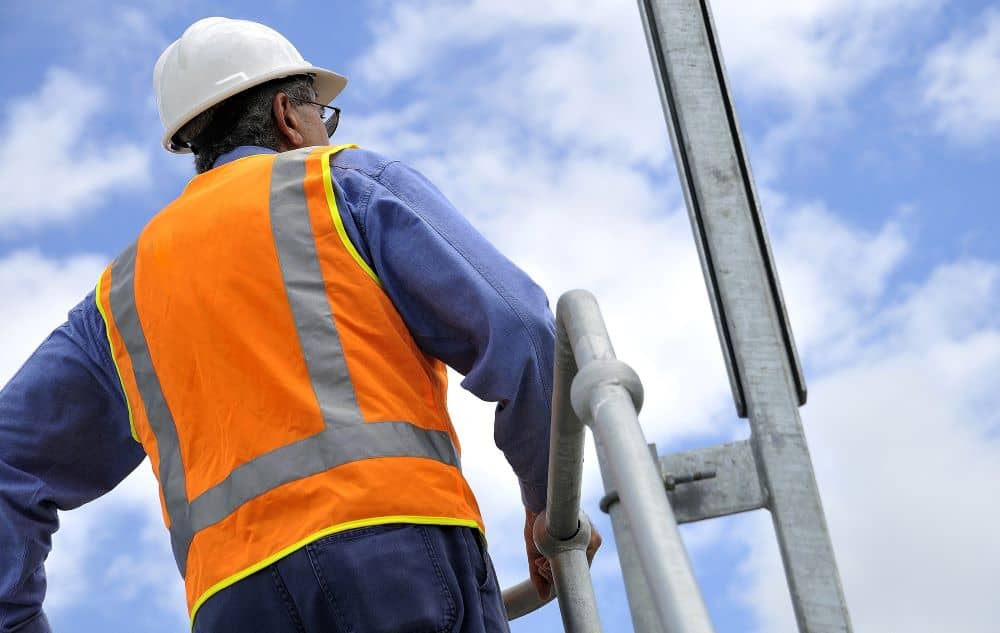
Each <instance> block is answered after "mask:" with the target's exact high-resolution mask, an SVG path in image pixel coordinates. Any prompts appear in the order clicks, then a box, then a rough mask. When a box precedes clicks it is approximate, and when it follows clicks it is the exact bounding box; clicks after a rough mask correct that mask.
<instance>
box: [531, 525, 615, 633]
mask: <svg viewBox="0 0 1000 633" xmlns="http://www.w3.org/2000/svg"><path fill="white" fill-rule="evenodd" d="M546 523H547V522H546V521H543V519H542V517H541V516H539V517H538V519H537V520H536V521H535V526H534V538H535V545H537V546H538V551H540V552H541V553H542V554H543V555H545V557H546V558H548V559H549V563H550V564H551V566H552V581H553V583H554V585H555V591H556V594H558V596H559V614H560V615H561V616H562V621H563V628H564V629H565V630H566V632H567V633H600V631H601V620H600V617H599V616H598V613H597V596H595V595H594V585H593V583H592V582H591V579H590V563H589V562H588V561H587V544H588V543H589V542H590V534H591V527H590V521H589V520H588V519H587V516H586V515H584V514H582V513H581V514H579V515H578V517H577V525H578V526H579V528H578V529H577V530H576V532H575V533H574V534H573V536H571V537H570V538H568V539H561V538H557V537H555V536H553V535H552V533H550V532H549V531H548V530H547V529H546V527H545V525H546Z"/></svg>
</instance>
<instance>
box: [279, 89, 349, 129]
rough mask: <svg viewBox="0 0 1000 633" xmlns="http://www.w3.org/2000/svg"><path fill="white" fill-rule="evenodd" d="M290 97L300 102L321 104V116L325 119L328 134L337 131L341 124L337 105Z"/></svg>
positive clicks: (324, 123)
mask: <svg viewBox="0 0 1000 633" xmlns="http://www.w3.org/2000/svg"><path fill="white" fill-rule="evenodd" d="M289 99H291V100H292V101H297V102H298V103H303V104H304V103H308V104H310V105H314V106H319V118H321V119H323V127H325V128H326V135H327V136H333V133H334V132H336V131H337V126H338V125H339V124H340V108H338V107H337V106H331V105H323V104H322V103H317V102H315V101H309V100H308V99H299V98H298V97H291V96H290V97H289Z"/></svg>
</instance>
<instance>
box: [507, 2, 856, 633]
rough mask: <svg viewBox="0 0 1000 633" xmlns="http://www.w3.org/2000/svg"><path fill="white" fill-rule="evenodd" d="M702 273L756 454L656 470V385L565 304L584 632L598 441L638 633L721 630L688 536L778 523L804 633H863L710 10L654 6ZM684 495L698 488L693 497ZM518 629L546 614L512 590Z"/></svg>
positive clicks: (560, 439) (667, 107)
mask: <svg viewBox="0 0 1000 633" xmlns="http://www.w3.org/2000/svg"><path fill="white" fill-rule="evenodd" d="M639 8H640V12H641V14H642V19H643V24H644V26H645V31H646V37H647V41H648V44H649V48H650V55H651V57H652V61H653V66H654V69H655V71H656V79H657V83H658V85H659V89H660V96H661V99H662V101H663V107H664V112H665V114H666V118H667V123H668V127H669V130H670V137H671V141H672V144H673V149H674V157H675V159H676V161H677V172H678V175H679V177H680V180H681V183H682V185H683V188H684V193H685V198H686V201H687V207H688V212H689V215H690V218H691V224H692V227H693V230H694V237H695V242H696V243H697V247H698V253H699V255H700V257H701V263H702V271H703V273H704V275H705V282H706V285H707V288H708V294H709V299H710V301H711V304H712V310H713V313H714V315H715V322H716V327H717V329H718V334H719V340H720V342H721V344H722V352H723V355H724V357H725V360H726V366H727V369H728V371H729V380H730V385H731V388H732V392H733V399H734V401H735V405H736V411H737V413H738V415H739V416H740V417H744V418H749V422H750V430H751V435H750V439H749V440H745V441H742V442H735V443H731V444H725V445H722V446H715V447H711V448H706V449H700V450H694V451H688V452H684V453H676V454H672V455H664V456H659V457H656V453H655V447H654V449H653V453H652V454H651V453H650V450H649V447H648V446H647V444H646V440H645V438H644V437H643V435H642V430H641V428H640V426H639V421H638V411H639V409H640V408H641V406H642V398H643V392H642V385H641V384H640V382H639V378H638V376H636V374H635V372H634V371H633V370H632V369H631V368H630V367H629V366H628V365H626V364H625V363H623V362H621V361H619V360H617V359H616V357H615V354H614V350H613V348H612V346H611V341H610V339H609V337H608V334H607V330H606V328H605V326H604V322H603V319H602V317H601V314H600V310H599V308H598V307H597V302H596V300H595V299H594V298H593V296H592V295H590V294H589V293H587V292H585V291H580V290H576V291H572V292H569V293H566V294H565V295H563V296H562V297H561V298H560V300H559V303H558V307H557V310H556V321H557V329H558V339H557V344H556V363H555V378H554V390H553V396H552V445H551V457H550V463H549V481H548V492H549V496H548V498H549V507H548V511H547V513H546V514H544V515H542V516H540V517H539V519H538V522H537V523H536V526H535V538H536V543H537V545H538V547H539V550H540V551H541V552H542V553H543V554H545V555H546V556H548V557H549V558H550V561H551V563H552V571H553V576H554V582H555V587H556V593H557V594H558V599H559V608H560V612H561V615H562V619H563V624H564V626H565V629H566V631H567V632H568V633H579V632H583V631H587V632H589V631H600V630H601V626H600V621H599V618H598V614H597V608H596V600H595V597H594V590H593V586H592V584H591V580H590V571H589V568H588V566H587V561H586V554H585V548H586V544H587V542H588V540H589V531H590V525H589V521H588V520H587V518H586V516H585V515H583V514H582V513H581V512H580V480H581V477H582V467H583V464H582V458H583V440H584V433H585V426H589V427H590V428H591V430H592V432H593V434H594V440H595V445H596V447H597V454H598V461H599V464H600V469H601V475H602V479H603V481H604V487H605V491H606V493H607V494H606V495H605V497H604V499H603V500H602V501H601V508H602V510H605V511H608V512H609V513H610V515H611V523H612V526H613V530H614V535H615V541H616V543H617V547H618V555H619V560H620V562H621V567H622V573H623V576H624V580H625V588H626V593H627V595H628V601H629V607H630V610H631V612H632V619H633V624H634V626H635V630H636V631H638V632H640V633H651V632H654V631H666V632H668V633H706V632H710V631H713V630H714V629H713V627H712V624H711V621H710V620H709V617H708V613H707V610H706V608H705V604H704V600H703V599H702V596H701V591H700V589H699V587H698V585H697V583H696V581H695V579H694V575H693V573H692V571H691V565H690V561H689V559H688V555H687V551H686V550H685V548H684V545H683V542H682V541H681V539H680V535H679V533H678V530H677V524H679V523H687V522H692V521H700V520H704V519H711V518H715V517H720V516H725V515H729V514H734V513H738V512H746V511H750V510H757V509H761V508H764V509H767V510H768V511H770V513H771V517H772V519H773V523H774V528H775V533H776V535H777V539H778V545H779V548H780V551H781V555H782V559H783V562H784V568H785V575H786V579H787V581H788V587H789V591H790V594H791V599H792V606H793V608H794V612H795V617H796V620H797V622H798V627H799V630H800V631H801V632H803V633H832V632H842V633H843V632H850V631H851V630H852V628H851V623H850V618H849V616H848V612H847V604H846V601H845V599H844V592H843V589H842V587H841V583H840V576H839V573H838V571H837V564H836V561H835V559H834V555H833V548H832V546H831V543H830V536H829V532H828V530H827V526H826V519H825V517H824V514H823V509H822V505H821V503H820V498H819V492H818V490H817V487H816V479H815V474H814V472H813V467H812V461H811V459H810V457H809V451H808V448H807V446H806V441H805V436H804V435H803V432H802V423H801V420H800V418H799V412H798V408H799V407H800V406H801V405H802V404H804V403H805V400H806V387H805V379H804V377H803V374H802V368H801V365H800V363H799V359H798V354H797V352H796V349H795V342H794V340H793V337H792V331H791V327H790V325H789V322H788V317H787V314H786V312H785V306H784V300H783V298H782V295H781V288H780V286H779V283H778V276H777V271H776V270H775V266H774V263H773V260H772V257H771V249H770V245H769V243H768V236H767V231H766V229H765V226H764V220H763V217H762V216H761V213H760V205H759V203H758V200H757V194H756V190H755V187H754V182H753V177H752V176H751V173H750V166H749V162H748V161H747V157H746V153H745V151H744V147H743V139H742V137H741V133H740V129H739V124H738V122H737V119H736V112H735V109H734V107H733V102H732V98H731V95H730V92H729V87H728V83H727V79H726V73H725V67H724V65H723V62H722V56H721V53H720V51H719V47H718V38H717V36H716V31H715V27H714V24H713V21H712V16H711V10H710V8H709V5H708V1H707V0H639ZM680 484H683V485H680ZM504 601H505V604H506V605H507V610H508V615H509V617H510V618H511V619H514V618H516V617H519V616H521V615H523V614H525V613H528V612H530V611H533V610H534V609H537V608H538V607H540V606H541V605H542V604H543V601H541V600H539V599H538V597H537V595H536V594H535V592H534V589H533V588H532V587H531V585H530V583H528V582H527V581H525V582H522V583H521V584H519V585H517V586H515V587H513V588H511V589H508V590H506V591H504Z"/></svg>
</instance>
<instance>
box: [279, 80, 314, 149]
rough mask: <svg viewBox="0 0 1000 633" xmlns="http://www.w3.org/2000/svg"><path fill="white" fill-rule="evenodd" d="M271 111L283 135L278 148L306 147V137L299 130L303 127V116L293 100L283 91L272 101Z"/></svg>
mask: <svg viewBox="0 0 1000 633" xmlns="http://www.w3.org/2000/svg"><path fill="white" fill-rule="evenodd" d="M271 112H272V113H273V114H274V121H275V123H277V125H278V132H279V133H280V135H281V141H282V142H280V143H279V144H280V145H282V147H279V148H278V149H279V150H281V151H282V152H285V151H288V150H290V149H298V148H300V147H305V142H306V137H305V136H304V135H303V134H302V133H301V132H300V131H299V130H300V129H301V127H302V123H303V120H302V117H301V116H299V113H298V111H297V110H296V109H295V107H294V104H293V103H292V100H291V99H289V98H288V95H286V94H285V93H283V92H279V93H278V94H276V95H274V100H273V101H272V102H271Z"/></svg>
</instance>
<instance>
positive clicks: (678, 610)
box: [557, 290, 713, 633]
mask: <svg viewBox="0 0 1000 633" xmlns="http://www.w3.org/2000/svg"><path fill="white" fill-rule="evenodd" d="M557 321H558V327H559V328H560V329H562V328H565V330H566V333H567V337H568V339H569V341H570V344H571V347H572V349H573V352H574V357H575V359H576V363H577V365H578V367H579V371H578V372H577V375H576V378H575V379H574V380H573V384H572V388H571V394H570V399H571V401H572V404H573V410H574V411H575V412H576V414H577V416H578V417H579V418H580V419H582V420H583V421H585V422H586V423H587V424H589V425H590V426H591V427H592V430H593V432H594V435H595V437H596V438H597V441H598V443H599V444H600V445H601V446H602V465H604V464H606V465H607V467H608V470H609V474H610V475H611V479H612V480H613V481H614V482H616V486H617V488H618V494H619V497H620V499H621V501H620V503H621V506H622V507H623V509H624V510H625V515H626V517H627V519H628V523H629V526H630V529H631V530H632V536H633V538H634V543H635V547H636V550H637V552H638V556H639V560H640V564H641V569H642V572H643V577H644V579H645V582H646V586H647V587H648V588H649V591H650V596H651V598H652V601H653V603H654V604H655V606H656V611H657V613H658V615H659V619H660V624H661V629H662V630H665V631H670V632H671V633H710V632H711V631H712V630H713V628H712V624H711V621H710V620H709V619H708V610H707V609H706V607H705V602H704V600H703V599H702V597H701V591H700V590H699V588H698V585H697V583H696V582H695V579H694V573H693V572H692V570H691V565H690V561H689V560H688V556H687V551H686V550H685V549H684V543H683V541H681V538H680V534H679V532H678V530H677V523H676V521H675V520H674V515H673V512H672V511H671V509H670V504H669V503H668V501H667V497H666V494H665V492H664V490H663V481H662V479H661V478H660V473H659V467H658V465H657V464H655V463H654V460H653V458H652V456H651V455H650V453H649V449H648V448H647V444H646V440H645V438H644V437H643V435H642V429H641V428H640V426H639V419H638V416H637V411H638V410H639V409H640V408H641V406H642V398H643V391H642V384H641V383H640V382H639V378H638V376H636V374H635V372H634V371H633V370H632V369H631V368H630V367H629V366H628V365H626V364H625V363H622V362H621V361H618V360H616V359H615V355H614V350H613V348H612V347H611V342H610V338H609V337H608V332H607V328H606V327H605V325H604V319H603V318H602V317H601V312H600V309H599V308H598V306H597V300H596V299H594V297H593V295H591V294H590V293H589V292H586V291H582V290H575V291H572V292H569V293H566V294H564V295H563V296H562V297H561V298H560V299H559V303H558V306H557Z"/></svg>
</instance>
